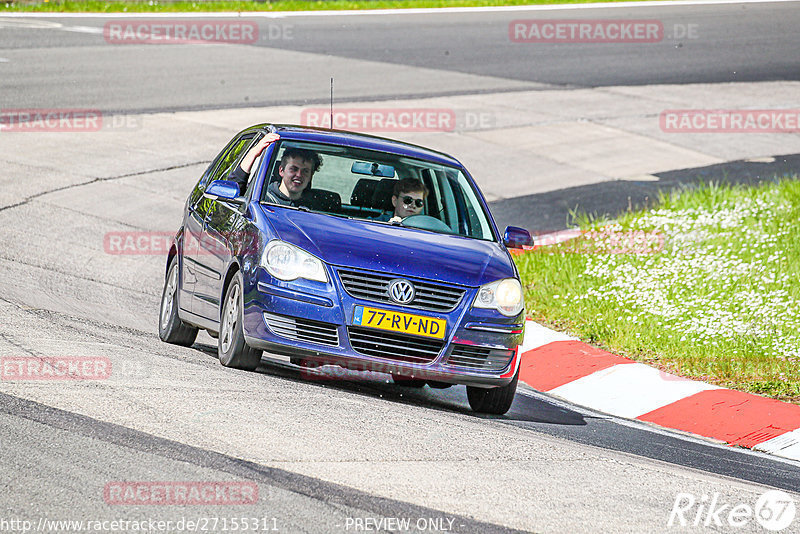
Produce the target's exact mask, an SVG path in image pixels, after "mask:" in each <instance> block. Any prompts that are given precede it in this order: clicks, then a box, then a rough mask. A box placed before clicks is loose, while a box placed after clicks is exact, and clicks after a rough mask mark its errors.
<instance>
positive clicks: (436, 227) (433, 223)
mask: <svg viewBox="0 0 800 534" xmlns="http://www.w3.org/2000/svg"><path fill="white" fill-rule="evenodd" d="M403 226H408V227H409V228H419V229H421V230H431V231H433V232H442V233H446V234H452V233H454V232H453V229H452V228H450V227H449V226H447V225H446V224H445V223H443V222H442V221H440V220H439V219H437V218H436V217H431V216H430V215H411V216H410V217H406V218H405V219H403Z"/></svg>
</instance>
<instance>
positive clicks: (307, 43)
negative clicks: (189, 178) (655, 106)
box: [0, 2, 800, 112]
mask: <svg viewBox="0 0 800 534" xmlns="http://www.w3.org/2000/svg"><path fill="white" fill-rule="evenodd" d="M798 6H800V4H798V3H797V2H779V3H748V4H720V5H689V6H680V5H674V6H663V7H660V6H659V7H648V8H641V7H624V6H623V7H614V8H608V9H591V10H586V9H581V10H562V11H558V10H553V11H550V10H548V11H501V12H491V11H490V12H476V13H443V14H431V13H424V14H414V15H404V14H392V15H358V16H353V15H349V16H348V15H345V14H338V15H333V16H313V17H312V16H302V15H292V16H287V17H282V18H263V17H255V16H252V17H251V16H247V15H245V16H244V17H243V19H244V20H246V21H253V22H255V23H257V24H258V26H259V32H258V37H259V39H258V40H257V42H255V43H253V44H241V45H235V46H226V47H207V48H205V49H203V50H202V52H198V50H197V49H196V47H192V46H180V45H178V46H170V47H166V48H165V47H159V46H142V45H131V44H110V43H109V42H107V41H106V39H105V38H104V36H103V34H102V29H103V27H104V26H105V25H106V24H107V23H113V22H114V21H121V20H122V19H119V18H114V17H113V16H105V17H100V18H98V17H91V18H89V17H87V18H82V17H71V18H62V19H55V18H53V19H48V18H47V17H42V18H36V19H10V18H7V17H3V16H2V15H1V14H0V29H2V51H3V53H4V56H3V57H5V58H7V59H9V60H10V61H9V62H8V63H7V64H5V65H3V72H4V76H3V77H2V79H0V94H3V95H4V100H5V101H6V102H7V103H9V104H11V103H13V105H14V106H18V107H25V106H37V107H74V106H88V105H91V106H94V107H99V108H100V109H103V110H104V111H106V112H112V111H125V112H142V111H172V110H180V109H218V108H225V107H236V106H239V107H242V106H247V107H249V106H272V105H279V104H290V103H293V104H310V103H327V102H328V99H329V93H330V77H331V76H333V77H334V78H335V79H337V80H338V82H337V83H336V89H335V92H336V99H337V101H339V102H347V101H353V100H380V99H390V98H419V97H423V96H434V95H454V94H471V93H480V92H495V91H514V90H523V89H530V88H532V87H537V86H538V87H548V88H551V87H561V88H564V89H565V90H568V89H570V88H576V87H596V86H611V85H614V86H624V85H643V84H668V83H678V84H683V83H721V82H735V81H765V80H798V79H800V57H799V56H798V55H797V54H796V51H797V50H800V35H798V32H797V31H796V29H797V28H798V27H800V8H798ZM137 18H138V17H137ZM199 18H202V15H201V16H200V17H199ZM520 19H522V20H531V19H535V20H563V19H570V20H607V19H625V20H648V21H655V22H657V23H660V24H661V25H662V27H663V38H662V40H661V41H659V42H655V43H641V42H639V43H613V44H610V45H609V44H607V43H564V42H559V43H535V44H531V43H519V42H512V40H511V39H510V38H509V25H510V24H511V22H512V21H515V20H520ZM229 20H239V21H241V20H242V18H233V19H229ZM265 48H266V49H269V50H271V51H273V53H271V54H270V53H259V52H258V50H254V49H262V52H264V51H263V49H265ZM278 51H283V52H285V53H284V54H278V53H277V52H278ZM347 60H349V61H347ZM408 68H415V69H426V71H424V72H420V71H414V72H413V73H411V72H408ZM445 74H450V75H449V76H447V75H445ZM56 80H57V82H56ZM11 95H13V97H12V96H11Z"/></svg>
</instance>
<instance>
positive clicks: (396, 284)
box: [389, 278, 414, 304]
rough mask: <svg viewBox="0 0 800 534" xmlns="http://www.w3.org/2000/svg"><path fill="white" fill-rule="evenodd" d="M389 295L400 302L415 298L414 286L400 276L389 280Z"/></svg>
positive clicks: (404, 302)
mask: <svg viewBox="0 0 800 534" xmlns="http://www.w3.org/2000/svg"><path fill="white" fill-rule="evenodd" d="M389 297H391V299H392V300H393V301H395V302H396V303H398V304H408V303H409V302H411V301H412V300H414V286H413V285H412V284H411V282H409V281H408V280H404V279H402V278H398V279H396V280H392V281H391V282H389Z"/></svg>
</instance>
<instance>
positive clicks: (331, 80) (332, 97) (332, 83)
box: [330, 76, 333, 130]
mask: <svg viewBox="0 0 800 534" xmlns="http://www.w3.org/2000/svg"><path fill="white" fill-rule="evenodd" d="M330 129H331V130H333V76H331V128H330Z"/></svg>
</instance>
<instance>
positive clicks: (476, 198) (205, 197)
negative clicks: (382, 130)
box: [159, 124, 533, 414]
mask: <svg viewBox="0 0 800 534" xmlns="http://www.w3.org/2000/svg"><path fill="white" fill-rule="evenodd" d="M267 141H269V144H268V145H266V148H263V146H264V143H265V142H267ZM259 143H261V147H262V148H261V149H260V153H259V154H258V155H257V157H256V159H255V160H253V157H251V156H252V154H253V153H254V152H258V151H259V149H258V147H257V145H259ZM297 154H301V155H303V156H302V157H300V156H297ZM244 167H250V169H249V173H248V172H243V169H244ZM400 181H404V183H405V184H408V183H411V184H412V185H414V184H416V185H417V186H419V184H420V183H422V184H424V188H422V189H424V192H422V191H421V192H417V194H415V195H405V194H403V193H402V192H401V193H398V189H397V188H398V187H400ZM412 197H413V198H412ZM399 203H402V204H403V205H404V207H405V208H406V209H411V210H412V211H415V213H414V214H411V215H408V211H406V212H402V210H401V209H400V208H399V207H397V206H398V204H399ZM401 212H402V213H401ZM398 213H401V215H398ZM532 244H533V240H532V238H531V235H530V233H529V232H528V231H526V230H524V229H522V228H516V227H508V228H506V229H505V232H504V234H503V235H501V234H500V233H499V232H498V230H497V227H496V225H495V223H494V221H493V220H492V217H491V215H490V213H489V210H488V208H487V205H486V201H485V199H484V198H483V196H482V194H481V193H480V191H479V190H478V187H477V186H476V185H475V182H474V180H473V179H472V177H471V176H470V175H469V173H468V172H467V170H466V169H465V168H464V167H463V166H462V165H461V164H460V163H459V162H458V161H456V160H455V159H454V158H452V157H451V156H448V155H446V154H443V153H440V152H436V151H433V150H429V149H427V148H423V147H419V146H414V145H411V144H407V143H402V142H399V141H393V140H389V139H384V138H380V137H374V136H369V135H363V134H357V133H351V132H345V131H337V130H325V129H315V128H307V127H301V126H292V125H272V124H261V125H257V126H253V127H251V128H248V129H246V130H244V131H242V132H240V133H239V134H238V135H236V136H235V137H234V138H233V139H232V140H231V141H230V142H229V143H228V145H227V146H226V147H225V148H224V149H223V150H222V151H221V152H220V153H219V154H218V155H217V157H216V158H214V161H213V162H212V163H211V165H210V166H209V167H208V169H207V170H206V171H205V173H204V174H203V176H202V178H200V181H199V182H198V183H197V185H196V186H195V188H194V189H193V190H192V192H191V194H190V195H189V198H188V200H187V201H186V205H185V209H184V216H183V224H182V226H181V228H180V229H179V230H178V232H177V234H176V236H175V238H174V241H173V243H172V245H171V249H170V251H169V255H168V258H167V267H166V279H165V284H164V291H163V293H162V301H161V310H160V317H159V335H160V337H161V339H162V340H163V341H166V342H168V343H175V344H179V345H184V346H190V345H191V344H192V343H194V341H195V338H196V336H197V333H198V330H199V329H205V330H207V331H208V333H209V334H210V335H211V336H212V337H215V338H217V339H218V355H219V360H220V362H221V363H222V365H224V366H227V367H234V368H238V369H247V370H254V369H255V368H256V367H258V366H259V364H260V362H261V356H262V351H266V352H268V353H272V354H280V355H284V356H289V357H290V361H291V362H292V363H295V364H297V365H301V366H305V367H316V366H321V365H339V366H342V367H344V368H347V369H354V370H371V371H378V372H384V373H389V374H391V375H392V377H393V379H394V381H395V382H396V383H398V384H401V385H405V386H413V387H422V386H425V385H426V384H427V385H429V386H431V387H435V388H444V387H448V386H450V385H454V384H463V385H466V387H467V397H468V399H469V403H470V406H471V407H472V409H473V410H475V411H477V412H482V413H490V414H504V413H506V412H507V411H508V409H509V408H510V406H511V403H512V401H513V399H514V393H515V391H516V387H517V379H518V369H519V354H518V345H519V344H520V343H521V342H522V336H523V328H524V304H523V295H522V293H523V292H522V286H521V284H520V281H519V274H518V272H517V269H516V266H515V265H514V262H513V261H512V257H511V254H510V253H509V251H508V249H509V248H522V247H526V246H531V245H532Z"/></svg>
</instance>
